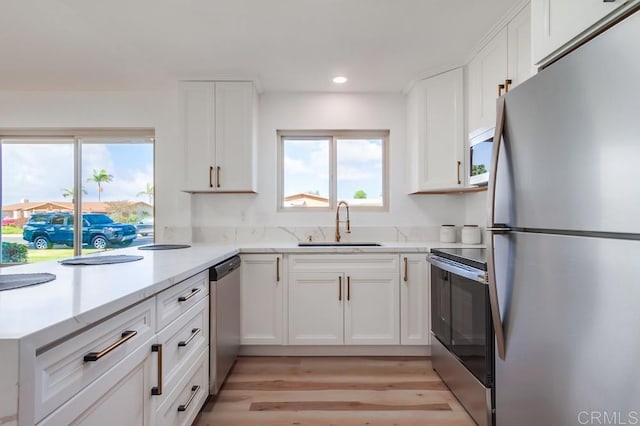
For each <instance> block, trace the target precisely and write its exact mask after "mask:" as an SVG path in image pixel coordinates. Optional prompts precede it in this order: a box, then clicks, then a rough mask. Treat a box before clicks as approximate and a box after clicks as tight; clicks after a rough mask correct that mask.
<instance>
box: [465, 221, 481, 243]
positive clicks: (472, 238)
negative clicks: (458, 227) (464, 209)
mask: <svg viewBox="0 0 640 426" xmlns="http://www.w3.org/2000/svg"><path fill="white" fill-rule="evenodd" d="M461 234H462V243H463V244H480V240H481V235H480V228H479V227H478V225H464V226H463V227H462V232H461Z"/></svg>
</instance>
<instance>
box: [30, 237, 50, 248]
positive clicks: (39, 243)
mask: <svg viewBox="0 0 640 426" xmlns="http://www.w3.org/2000/svg"><path fill="white" fill-rule="evenodd" d="M33 247H35V249H36V250H46V249H49V248H51V247H53V244H51V243H50V242H49V239H48V238H47V237H36V238H35V239H34V240H33Z"/></svg>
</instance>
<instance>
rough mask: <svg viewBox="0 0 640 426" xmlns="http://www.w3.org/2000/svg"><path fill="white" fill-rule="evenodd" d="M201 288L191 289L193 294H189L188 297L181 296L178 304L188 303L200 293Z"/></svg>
mask: <svg viewBox="0 0 640 426" xmlns="http://www.w3.org/2000/svg"><path fill="white" fill-rule="evenodd" d="M200 290H202V289H200V288H192V289H191V293H189V295H188V296H180V297H178V302H186V301H187V300H189V299H191V298H192V297H193V296H195V295H196V294H198V293H200Z"/></svg>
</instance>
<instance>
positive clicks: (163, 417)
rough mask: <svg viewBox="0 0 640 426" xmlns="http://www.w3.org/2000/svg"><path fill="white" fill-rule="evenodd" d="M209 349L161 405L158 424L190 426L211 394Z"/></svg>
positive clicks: (201, 355)
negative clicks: (209, 386) (209, 384)
mask: <svg viewBox="0 0 640 426" xmlns="http://www.w3.org/2000/svg"><path fill="white" fill-rule="evenodd" d="M208 352H209V348H208V347H206V348H205V350H204V351H202V353H201V354H200V356H199V357H198V359H197V360H196V361H195V362H194V363H193V365H192V366H191V368H189V370H188V371H187V372H186V374H184V375H183V376H182V377H181V379H182V380H180V382H179V383H178V384H177V388H176V389H175V390H174V392H172V393H170V394H169V395H168V397H167V400H166V401H165V402H164V403H163V404H161V405H160V407H159V408H158V412H157V420H158V424H161V425H172V426H173V425H190V424H191V423H192V422H193V420H194V419H195V417H196V415H197V414H198V412H199V411H200V408H201V407H202V405H203V404H204V402H205V400H206V399H207V396H208V394H209V388H208V377H209V362H208V361H209V357H208V355H207V354H208Z"/></svg>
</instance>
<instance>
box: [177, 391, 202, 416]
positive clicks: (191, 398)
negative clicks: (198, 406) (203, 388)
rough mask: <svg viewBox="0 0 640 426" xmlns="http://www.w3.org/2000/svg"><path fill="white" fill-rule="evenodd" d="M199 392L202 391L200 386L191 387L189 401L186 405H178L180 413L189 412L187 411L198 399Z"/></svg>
mask: <svg viewBox="0 0 640 426" xmlns="http://www.w3.org/2000/svg"><path fill="white" fill-rule="evenodd" d="M199 390H200V386H198V385H194V386H192V387H191V396H190V397H189V399H188V400H187V403H186V404H182V405H178V411H187V409H188V408H189V405H191V403H192V402H193V398H195V397H196V395H197V394H198V391H199Z"/></svg>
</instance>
